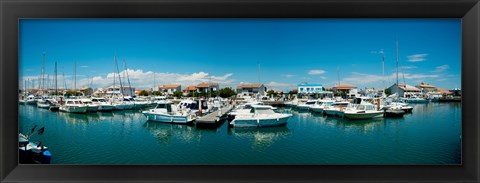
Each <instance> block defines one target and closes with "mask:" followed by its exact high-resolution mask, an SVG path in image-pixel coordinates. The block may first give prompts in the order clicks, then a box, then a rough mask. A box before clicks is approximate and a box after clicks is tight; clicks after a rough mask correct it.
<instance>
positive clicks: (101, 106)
mask: <svg viewBox="0 0 480 183" xmlns="http://www.w3.org/2000/svg"><path fill="white" fill-rule="evenodd" d="M91 100H92V104H94V105H97V106H98V109H97V110H98V111H112V110H113V105H111V104H110V103H108V102H107V100H105V99H104V98H91Z"/></svg>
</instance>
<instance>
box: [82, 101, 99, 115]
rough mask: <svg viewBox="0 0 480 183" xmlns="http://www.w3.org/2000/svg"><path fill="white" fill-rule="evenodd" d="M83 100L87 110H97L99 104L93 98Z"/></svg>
mask: <svg viewBox="0 0 480 183" xmlns="http://www.w3.org/2000/svg"><path fill="white" fill-rule="evenodd" d="M81 101H82V103H83V104H85V105H86V106H87V112H97V110H98V108H99V106H98V105H97V104H94V103H93V101H92V99H89V98H82V99H81Z"/></svg>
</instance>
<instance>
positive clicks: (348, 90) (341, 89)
mask: <svg viewBox="0 0 480 183" xmlns="http://www.w3.org/2000/svg"><path fill="white" fill-rule="evenodd" d="M356 88H357V87H356V86H353V85H351V84H338V85H335V86H333V87H332V91H333V93H336V94H342V93H343V94H345V95H343V96H342V97H352V96H356V95H357V93H358V91H357V89H356Z"/></svg>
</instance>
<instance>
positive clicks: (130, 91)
mask: <svg viewBox="0 0 480 183" xmlns="http://www.w3.org/2000/svg"><path fill="white" fill-rule="evenodd" d="M120 88H122V90H120ZM103 91H104V92H105V93H104V94H106V95H112V94H114V95H121V94H122V93H123V95H124V96H134V95H135V87H129V86H123V87H121V86H120V85H117V84H115V85H112V86H110V87H108V88H106V90H103Z"/></svg>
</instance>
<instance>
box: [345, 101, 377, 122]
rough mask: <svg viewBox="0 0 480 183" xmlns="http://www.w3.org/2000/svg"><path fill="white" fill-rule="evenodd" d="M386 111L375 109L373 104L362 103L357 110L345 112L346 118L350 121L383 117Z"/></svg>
mask: <svg viewBox="0 0 480 183" xmlns="http://www.w3.org/2000/svg"><path fill="white" fill-rule="evenodd" d="M383 112H384V111H379V110H376V109H375V106H374V105H373V104H369V103H361V104H359V105H358V106H357V107H356V108H355V109H351V110H347V111H345V112H344V117H346V118H348V119H371V118H381V117H383Z"/></svg>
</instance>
